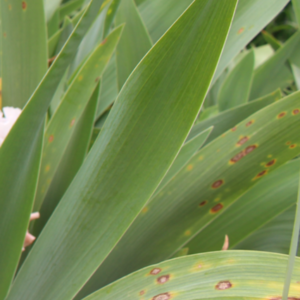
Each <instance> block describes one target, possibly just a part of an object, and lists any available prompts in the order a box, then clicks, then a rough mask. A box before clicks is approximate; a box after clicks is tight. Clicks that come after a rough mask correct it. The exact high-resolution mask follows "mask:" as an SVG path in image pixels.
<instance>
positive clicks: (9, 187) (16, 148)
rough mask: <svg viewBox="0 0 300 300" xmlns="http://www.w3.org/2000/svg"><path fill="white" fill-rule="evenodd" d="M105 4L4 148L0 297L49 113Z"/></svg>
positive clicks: (84, 23) (88, 17) (85, 24)
mask: <svg viewBox="0 0 300 300" xmlns="http://www.w3.org/2000/svg"><path fill="white" fill-rule="evenodd" d="M101 5H102V0H100V1H94V2H92V3H91V5H90V6H89V8H88V9H87V11H86V12H85V14H84V16H83V17H82V19H81V22H80V24H79V25H77V27H76V28H75V30H74V32H73V34H72V36H71V37H70V39H69V40H68V43H67V45H66V46H65V47H64V48H63V50H62V52H61V53H60V55H59V57H58V58H57V60H56V61H55V62H54V64H53V65H52V67H51V68H50V69H49V71H48V73H47V74H46V76H45V78H44V79H43V80H42V82H41V83H40V85H39V87H38V88H37V90H36V91H35V93H34V94H33V96H32V97H31V99H30V101H29V102H28V104H27V105H26V107H25V109H24V110H23V112H22V114H21V115H20V117H19V119H18V120H17V122H16V124H15V126H14V127H13V128H12V130H11V131H10V133H9V135H8V136H7V138H6V139H5V141H4V143H3V144H2V146H1V148H0V165H1V168H0V191H1V198H0V228H2V230H1V231H0V241H1V256H0V298H3V297H4V296H5V294H6V291H7V289H8V285H9V282H10V281H11V279H12V277H13V275H14V272H15V268H16V266H17V263H18V259H19V256H20V254H21V251H22V245H23V241H24V238H25V234H26V228H27V226H28V223H29V216H30V212H31V208H32V204H33V198H34V193H35V188H36V181H37V175H38V168H39V156H40V151H41V142H40V133H41V130H42V127H43V124H44V117H45V114H46V112H47V109H48V107H49V104H50V101H51V99H52V96H53V93H54V92H55V90H56V88H57V86H58V84H59V82H60V79H61V77H62V76H63V74H64V71H65V69H66V68H67V66H68V65H69V64H70V62H71V60H72V58H73V57H74V55H75V53H76V49H77V47H78V45H79V43H80V41H81V40H82V38H83V36H84V34H85V32H86V31H87V29H88V28H89V26H90V25H91V24H92V22H93V19H94V17H95V16H96V15H97V13H98V11H99V9H100V7H101ZM12 225H13V226H12Z"/></svg>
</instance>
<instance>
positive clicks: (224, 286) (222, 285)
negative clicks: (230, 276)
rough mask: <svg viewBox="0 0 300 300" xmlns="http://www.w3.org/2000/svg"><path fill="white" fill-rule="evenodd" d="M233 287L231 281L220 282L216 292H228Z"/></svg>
mask: <svg viewBox="0 0 300 300" xmlns="http://www.w3.org/2000/svg"><path fill="white" fill-rule="evenodd" d="M232 287H233V285H232V283H231V282H230V281H229V280H225V281H220V282H219V283H218V284H217V285H216V287H215V288H216V290H219V291H222V290H228V289H230V288H232Z"/></svg>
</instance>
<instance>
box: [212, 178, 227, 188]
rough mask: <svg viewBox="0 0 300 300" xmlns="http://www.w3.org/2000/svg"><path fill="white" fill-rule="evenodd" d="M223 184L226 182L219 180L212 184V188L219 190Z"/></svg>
mask: <svg viewBox="0 0 300 300" xmlns="http://www.w3.org/2000/svg"><path fill="white" fill-rule="evenodd" d="M223 183H224V180H222V179H219V180H217V181H215V182H214V183H213V184H212V186H211V187H212V188H213V189H217V188H219V187H220V186H221V185H222V184H223Z"/></svg>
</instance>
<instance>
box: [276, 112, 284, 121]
mask: <svg viewBox="0 0 300 300" xmlns="http://www.w3.org/2000/svg"><path fill="white" fill-rule="evenodd" d="M285 115H286V112H285V111H283V112H281V113H280V114H279V115H278V116H277V118H278V119H281V118H283V117H284V116H285Z"/></svg>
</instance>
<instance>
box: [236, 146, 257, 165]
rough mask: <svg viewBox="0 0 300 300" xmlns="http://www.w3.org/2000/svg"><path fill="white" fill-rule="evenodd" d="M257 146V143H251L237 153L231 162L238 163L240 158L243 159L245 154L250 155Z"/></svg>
mask: <svg viewBox="0 0 300 300" xmlns="http://www.w3.org/2000/svg"><path fill="white" fill-rule="evenodd" d="M256 148H257V146H256V145H251V146H248V147H247V148H246V149H244V150H243V151H242V152H240V153H238V154H236V155H235V156H234V157H233V158H232V159H231V160H230V162H231V163H236V162H238V161H239V160H241V159H242V158H243V157H244V156H246V155H248V154H249V153H251V152H252V151H254V150H255V149H256Z"/></svg>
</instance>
